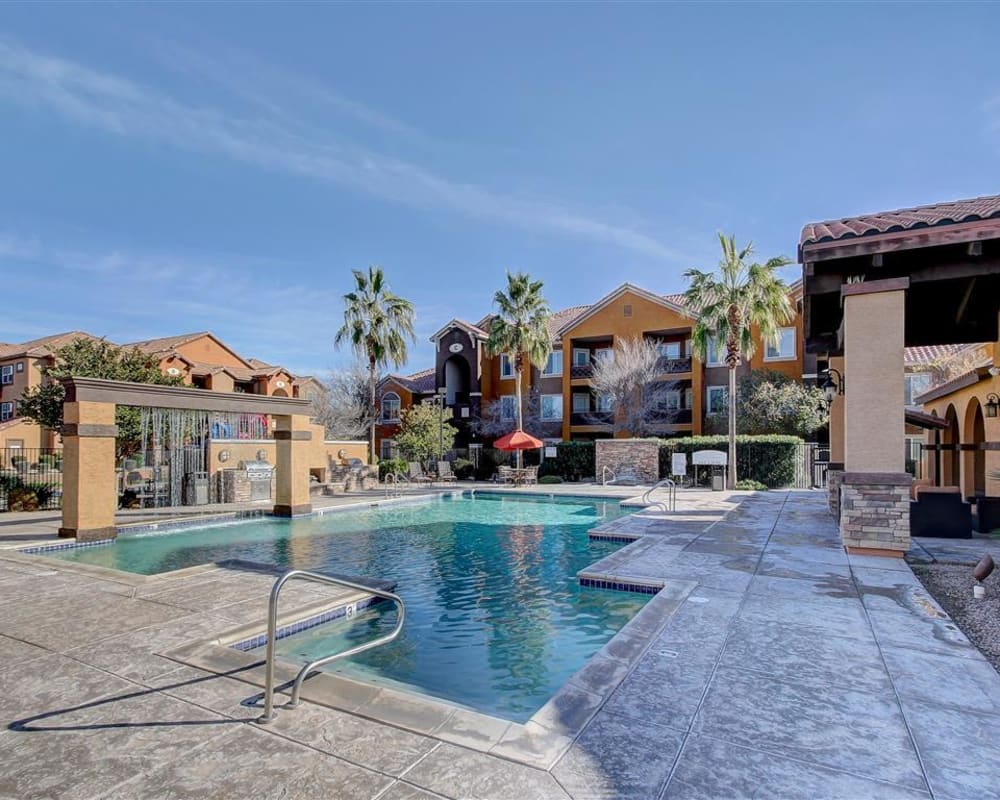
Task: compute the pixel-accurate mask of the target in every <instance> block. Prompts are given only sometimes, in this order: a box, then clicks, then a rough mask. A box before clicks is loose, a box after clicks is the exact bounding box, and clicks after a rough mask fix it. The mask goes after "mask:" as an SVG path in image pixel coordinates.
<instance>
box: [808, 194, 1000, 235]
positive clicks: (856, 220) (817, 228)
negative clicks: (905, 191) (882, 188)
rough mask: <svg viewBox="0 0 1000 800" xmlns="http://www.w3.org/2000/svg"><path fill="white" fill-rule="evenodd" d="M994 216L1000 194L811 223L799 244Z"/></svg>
mask: <svg viewBox="0 0 1000 800" xmlns="http://www.w3.org/2000/svg"><path fill="white" fill-rule="evenodd" d="M993 217H1000V195H992V196H989V197H975V198H972V199H971V200H955V201H953V202H950V203H934V204H933V205H929V206H915V207H914V208H900V209H897V210H896V211H881V212H878V213H876V214H863V215H861V216H857V217H848V218H846V219H836V220H828V221H826V222H811V223H809V224H808V225H806V226H805V227H803V228H802V236H801V238H800V239H799V244H800V245H804V244H814V243H817V242H832V241H837V240H839V239H853V238H856V237H858V236H874V235H876V234H879V233H893V232H896V231H906V230H912V229H915V228H932V227H937V226H941V225H955V224H957V223H960V222H973V221H976V220H981V219H991V218H993Z"/></svg>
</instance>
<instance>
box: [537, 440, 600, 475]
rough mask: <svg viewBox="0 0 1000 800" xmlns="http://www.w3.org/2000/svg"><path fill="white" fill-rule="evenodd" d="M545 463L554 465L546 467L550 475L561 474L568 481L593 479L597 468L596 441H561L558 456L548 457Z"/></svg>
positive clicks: (557, 449) (557, 451)
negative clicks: (595, 460) (595, 459)
mask: <svg viewBox="0 0 1000 800" xmlns="http://www.w3.org/2000/svg"><path fill="white" fill-rule="evenodd" d="M544 463H545V464H546V465H548V464H551V465H552V466H546V467H545V472H546V474H548V475H559V476H560V477H561V478H562V479H563V480H567V481H578V480H580V479H592V478H593V477H594V472H595V470H596V468H595V466H594V443H593V442H560V443H559V444H557V445H556V457H555V458H554V459H549V458H547V459H545V462H544ZM539 472H541V470H539Z"/></svg>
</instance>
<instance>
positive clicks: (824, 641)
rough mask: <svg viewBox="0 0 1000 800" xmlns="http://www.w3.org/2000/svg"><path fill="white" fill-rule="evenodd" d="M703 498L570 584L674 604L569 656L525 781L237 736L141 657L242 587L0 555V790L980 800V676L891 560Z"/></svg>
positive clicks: (803, 513)
mask: <svg viewBox="0 0 1000 800" xmlns="http://www.w3.org/2000/svg"><path fill="white" fill-rule="evenodd" d="M540 488H541V487H540ZM544 488H545V489H548V488H549V487H544ZM556 488H559V487H556ZM633 494H634V492H633ZM709 494H710V493H692V494H691V495H685V494H684V493H682V494H681V497H680V498H679V511H678V513H677V514H676V515H666V514H642V515H638V516H632V517H627V518H624V519H623V520H622V521H621V528H622V529H623V530H624V531H630V532H631V533H632V534H637V535H640V536H641V537H642V538H641V539H640V540H639V541H637V542H635V543H634V544H631V545H628V546H627V547H625V548H623V549H622V550H619V551H617V552H616V553H615V554H613V555H612V556H610V557H609V558H608V559H605V560H604V562H605V563H603V564H601V563H599V564H598V565H594V567H593V568H592V569H594V570H596V571H601V572H602V574H611V573H614V574H616V575H618V576H622V577H625V578H631V579H634V580H649V581H655V582H661V583H665V584H667V585H669V586H670V587H672V591H675V592H676V591H678V588H677V587H683V592H682V594H683V596H682V597H680V596H676V597H675V599H677V602H676V603H675V604H673V605H672V606H671V607H670V609H669V611H670V613H665V614H664V616H665V617H666V619H665V620H663V624H662V625H660V626H651V627H650V630H649V631H647V633H646V635H644V636H639V635H630V636H628V637H626V639H627V640H628V641H622V642H619V644H620V645H621V644H628V645H630V646H628V647H625V648H623V649H622V650H620V651H618V652H614V648H613V647H612V648H609V649H610V650H611V652H605V653H603V654H602V655H601V656H600V657H598V658H595V659H594V660H593V661H592V662H591V664H589V665H588V668H589V669H590V670H591V674H590V676H589V679H590V680H592V681H593V682H594V683H593V686H594V687H598V688H601V692H600V694H596V693H594V692H588V690H587V688H586V687H585V686H582V685H581V686H580V689H581V691H580V692H579V693H578V695H579V702H577V703H571V704H569V705H567V706H565V707H563V708H561V709H559V710H558V712H557V713H556V715H555V716H554V717H552V718H551V720H550V722H549V724H550V725H551V726H552V728H551V729H552V730H555V729H556V727H558V726H562V727H563V728H564V730H566V731H572V733H571V735H566V736H564V740H563V741H560V742H559V743H558V747H556V751H555V753H554V755H553V756H552V759H551V764H549V765H548V766H547V767H546V768H544V769H542V768H538V767H533V766H528V765H527V764H525V763H522V760H521V759H520V758H519V759H518V760H511V759H512V757H514V756H512V755H511V754H509V753H507V754H504V753H503V752H502V750H497V751H496V752H492V753H491V752H482V751H481V750H480V749H474V748H472V747H466V746H462V745H460V744H457V743H456V741H458V740H457V739H456V738H455V737H451V740H449V737H448V736H446V735H445V726H444V724H442V726H439V729H438V730H431V731H427V732H424V733H416V732H414V731H412V730H407V729H406V726H405V724H404V722H403V721H402V720H401V721H400V724H398V725H387V724H383V723H379V722H376V721H374V720H372V719H370V718H368V717H369V716H370V714H369V713H367V712H368V711H369V710H368V709H366V708H365V703H366V701H365V700H364V699H363V698H362V699H360V700H359V702H358V703H357V707H356V709H355V710H354V711H353V712H351V711H342V710H336V709H331V708H327V707H324V706H321V705H317V704H314V703H306V704H304V705H303V706H302V707H300V708H299V709H296V710H282V711H280V712H279V716H278V719H277V720H276V721H275V722H274V723H272V724H271V725H268V726H258V725H256V724H255V723H254V722H253V720H254V719H256V717H257V716H258V714H259V710H258V709H255V708H251V707H248V706H246V705H244V704H243V701H245V700H246V699H247V698H248V697H250V696H252V695H254V694H255V693H256V692H257V691H258V690H257V689H256V688H255V687H254V686H252V685H250V684H249V683H247V682H245V680H242V679H241V680H237V679H236V678H246V677H247V676H245V675H241V674H239V673H234V675H233V676H226V675H222V676H219V675H213V674H211V673H209V672H205V671H203V670H199V669H196V668H193V667H191V666H183V665H180V664H178V663H177V662H176V661H173V660H170V659H168V658H166V657H164V656H162V655H158V654H160V653H165V652H172V651H176V650H177V649H178V648H182V647H184V646H186V645H189V644H190V643H191V642H192V640H204V639H206V638H210V637H212V636H216V635H218V634H219V633H220V632H221V631H225V630H229V629H232V628H234V627H238V626H240V625H246V624H250V623H255V622H258V621H259V620H261V619H262V618H263V615H264V608H265V602H266V601H265V598H266V594H267V590H268V588H269V586H270V583H271V577H270V576H268V575H266V574H261V573H258V572H247V571H244V570H241V569H238V568H235V567H234V568H223V567H212V568H208V569H198V568H196V569H194V570H190V571H185V573H184V574H175V575H172V576H165V577H151V578H145V577H142V576H128V575H125V574H123V573H113V572H110V571H104V572H102V571H99V570H80V569H78V568H77V566H78V565H74V564H69V563H63V562H58V561H55V560H45V559H41V558H39V557H29V556H22V555H19V554H17V553H13V552H12V551H10V550H0V597H2V600H3V613H2V615H0V663H2V664H3V670H2V672H0V719H2V721H3V725H2V727H0V797H19V798H30V797H55V796H58V797H60V798H64V797H65V798H97V797H108V798H126V797H143V798H154V797H171V798H184V797H192V798H199V800H200V799H201V798H213V797H218V798H229V797H246V796H254V797H270V796H277V795H282V796H288V797H304V798H311V797H316V798H320V797H322V798H330V797H335V798H338V800H347V799H349V798H372V799H374V798H379V800H405V799H409V800H419V799H420V798H433V797H449V798H484V800H503V799H504V798H516V799H517V800H531V798H567V797H572V798H579V800H585V799H588V800H589V799H590V798H636V799H638V798H642V799H643V800H647V799H649V798H660V797H668V798H705V797H725V798H732V797H750V796H753V797H810V798H820V797H844V798H856V797H874V796H878V797H900V798H906V797H913V798H918V797H923V798H926V797H940V798H964V797H970V796H977V797H996V796H998V794H997V792H998V789H997V786H998V784H997V781H996V776H997V775H1000V676H998V675H997V673H996V672H995V671H994V670H993V669H992V668H991V667H990V666H989V664H988V663H987V662H986V661H985V659H983V657H982V656H981V655H980V654H979V653H978V651H976V650H975V649H974V648H973V647H972V646H971V645H970V644H969V643H968V642H967V640H966V639H965V637H964V636H963V635H962V634H961V633H960V632H959V631H958V630H957V629H956V628H955V626H954V624H953V623H951V621H950V620H949V619H948V618H947V616H946V615H945V614H944V612H943V611H941V609H940V608H939V607H938V606H937V604H936V603H934V601H933V600H932V599H931V598H930V597H929V596H928V595H927V594H926V592H925V591H924V590H923V588H922V587H921V585H920V583H919V582H918V581H917V580H916V578H915V577H914V576H913V573H912V572H911V571H910V569H909V567H908V566H907V565H906V564H905V563H904V562H903V561H901V560H894V559H893V560H887V559H875V558H870V557H868V558H864V557H860V558H858V557H848V556H846V555H845V554H844V552H843V550H842V548H841V547H840V545H839V538H838V534H837V530H836V526H835V525H834V523H833V521H832V519H831V517H830V516H829V514H828V512H827V511H826V500H825V495H822V494H820V493H810V492H772V493H767V494H761V495H753V496H746V495H743V496H740V497H737V498H731V497H730V496H728V495H724V496H719V495H716V496H715V497H714V498H713V497H711V496H707V497H706V495H709ZM688 498H689V499H690V505H688V504H687V500H688ZM737 500H742V501H743V502H742V503H741V504H740V505H739V506H738V507H734V506H735V503H736V501H737ZM589 571H590V570H588V572H589ZM382 577H387V578H391V576H382ZM329 599H330V594H329V589H325V588H323V587H312V586H296V587H294V588H293V587H290V588H289V605H290V606H292V605H301V606H308V605H311V604H315V603H317V602H321V601H323V602H325V601H328V600H329ZM634 633H636V634H637V633H638V632H634ZM617 638H618V637H616V639H617ZM616 639H613V640H612V643H609V644H614V643H615V641H616ZM595 664H596V667H595V666H594V665H595ZM586 669H587V668H585V670H586ZM576 680H577V679H576V678H574V681H576ZM311 682H312V681H309V682H307V686H308V685H309V683H311ZM609 687H613V688H611V691H605V690H607V689H608V688H609ZM588 695H589V697H588ZM594 696H596V697H598V700H597V701H594V700H593V697H594ZM405 699H406V698H404V702H405ZM453 721H454V718H453ZM477 722H478V723H482V725H483V727H488V724H487V723H486V722H485V721H483V720H477ZM453 727H454V726H453ZM502 735H503V734H500V736H501V738H502ZM499 741H500V740H498V742H499ZM515 755H516V754H515Z"/></svg>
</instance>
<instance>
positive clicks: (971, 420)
mask: <svg viewBox="0 0 1000 800" xmlns="http://www.w3.org/2000/svg"><path fill="white" fill-rule="evenodd" d="M963 427H964V431H963V433H964V435H963V436H962V444H964V445H971V446H974V447H975V448H976V449H974V450H963V451H962V462H963V464H964V467H965V469H964V480H963V482H962V492H963V494H965V495H966V497H971V496H972V495H974V494H976V492H979V493H982V494H985V493H986V451H985V450H981V449H979V445H981V444H982V443H983V442H985V441H986V421H985V420H984V419H983V407H982V406H981V405H980V404H979V400H978V398H975V397H973V398H972V399H971V400H970V401H969V406H968V408H966V410H965V425H964V426H963Z"/></svg>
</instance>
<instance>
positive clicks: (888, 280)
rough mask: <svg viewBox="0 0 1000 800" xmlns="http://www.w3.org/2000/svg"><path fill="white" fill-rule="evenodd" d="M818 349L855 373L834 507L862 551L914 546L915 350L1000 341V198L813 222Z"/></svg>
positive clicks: (836, 436)
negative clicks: (907, 370)
mask: <svg viewBox="0 0 1000 800" xmlns="http://www.w3.org/2000/svg"><path fill="white" fill-rule="evenodd" d="M799 262H800V263H801V264H802V276H803V324H804V330H805V340H806V350H807V352H811V353H815V354H817V355H819V356H820V357H825V358H826V359H827V361H828V367H829V368H831V370H836V373H835V374H839V375H841V376H843V381H842V382H841V383H840V385H839V387H838V388H839V389H840V390H841V393H839V394H838V395H837V397H836V398H835V399H834V402H833V403H832V405H831V409H830V449H831V453H830V458H831V464H830V476H831V477H830V492H831V508H832V510H833V511H834V512H835V513H837V514H838V515H839V517H840V530H841V538H842V540H843V543H844V545H845V547H847V549H848V550H850V551H855V552H873V553H878V554H883V555H893V554H894V555H902V554H903V553H904V552H906V550H907V549H908V548H909V504H908V501H909V490H908V489H909V484H910V482H911V479H910V476H909V475H908V474H907V473H906V472H905V469H904V446H905V443H904V430H905V428H904V413H905V408H904V402H903V396H904V385H903V380H904V378H903V375H904V370H903V349H904V348H905V347H912V346H917V345H930V344H959V343H972V342H986V341H996V340H997V338H998V324H1000V319H998V316H1000V196H995V197H981V198H977V199H973V200H962V201H957V202H949V203H939V204H936V205H930V206H921V207H918V208H908V209H899V210H896V211H887V212H881V213H878V214H869V215H865V216H859V217H853V218H847V219H840V220H832V221H827V222H818V223H812V224H809V225H806V226H805V227H804V228H803V230H802V236H801V239H800V244H799Z"/></svg>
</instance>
